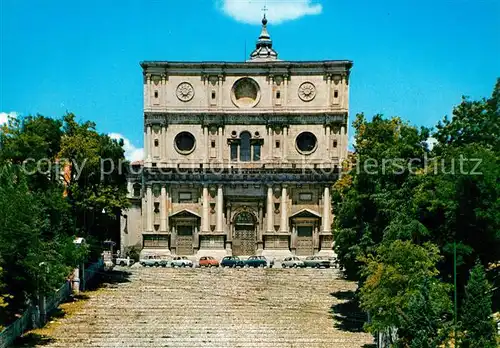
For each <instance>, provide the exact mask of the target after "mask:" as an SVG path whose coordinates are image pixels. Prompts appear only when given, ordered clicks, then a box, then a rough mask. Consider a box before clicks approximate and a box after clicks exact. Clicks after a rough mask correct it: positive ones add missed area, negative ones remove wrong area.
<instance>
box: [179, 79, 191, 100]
mask: <svg viewBox="0 0 500 348" xmlns="http://www.w3.org/2000/svg"><path fill="white" fill-rule="evenodd" d="M176 94H177V98H179V100H180V101H183V102H188V101H190V100H191V99H193V97H194V88H193V86H192V85H191V84H190V83H189V82H182V83H180V84H179V86H177V92H176Z"/></svg>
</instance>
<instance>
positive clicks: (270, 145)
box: [267, 127, 274, 162]
mask: <svg viewBox="0 0 500 348" xmlns="http://www.w3.org/2000/svg"><path fill="white" fill-rule="evenodd" d="M268 129H269V134H268V139H269V141H268V144H267V161H268V162H271V161H272V159H273V146H274V144H273V133H274V130H273V127H269V128H268Z"/></svg>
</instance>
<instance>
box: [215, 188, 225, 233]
mask: <svg viewBox="0 0 500 348" xmlns="http://www.w3.org/2000/svg"><path fill="white" fill-rule="evenodd" d="M223 204H224V196H223V193H222V185H220V184H219V185H218V187H217V207H216V209H217V224H216V227H215V230H216V231H217V232H224V206H223Z"/></svg>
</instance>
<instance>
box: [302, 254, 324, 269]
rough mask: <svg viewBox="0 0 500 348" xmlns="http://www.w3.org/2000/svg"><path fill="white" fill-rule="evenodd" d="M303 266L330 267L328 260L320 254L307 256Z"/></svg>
mask: <svg viewBox="0 0 500 348" xmlns="http://www.w3.org/2000/svg"><path fill="white" fill-rule="evenodd" d="M304 267H314V268H321V267H324V268H330V260H328V259H327V258H324V257H321V256H308V257H306V259H305V260H304Z"/></svg>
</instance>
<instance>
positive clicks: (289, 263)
mask: <svg viewBox="0 0 500 348" xmlns="http://www.w3.org/2000/svg"><path fill="white" fill-rule="evenodd" d="M139 262H140V264H141V265H142V266H144V267H147V266H149V267H194V263H193V261H191V260H190V259H188V258H187V257H186V256H175V257H173V258H162V257H160V256H158V255H148V256H145V257H144V258H142V259H141V260H140V261H139ZM198 265H199V267H208V268H210V267H231V268H243V267H254V268H257V267H260V268H265V267H269V268H272V267H273V266H274V259H267V258H266V257H265V256H257V255H254V256H250V257H249V258H248V259H244V260H243V259H240V258H239V257H238V256H225V257H224V258H223V259H222V260H221V261H220V262H219V261H218V260H217V259H215V258H214V257H212V256H202V257H201V258H200V260H199V261H198ZM281 267H283V268H304V267H312V268H330V267H335V259H334V258H332V257H330V258H327V257H321V256H308V257H306V258H305V259H304V260H301V259H300V258H298V257H297V256H290V257H286V258H285V259H284V260H283V261H282V262H281Z"/></svg>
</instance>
